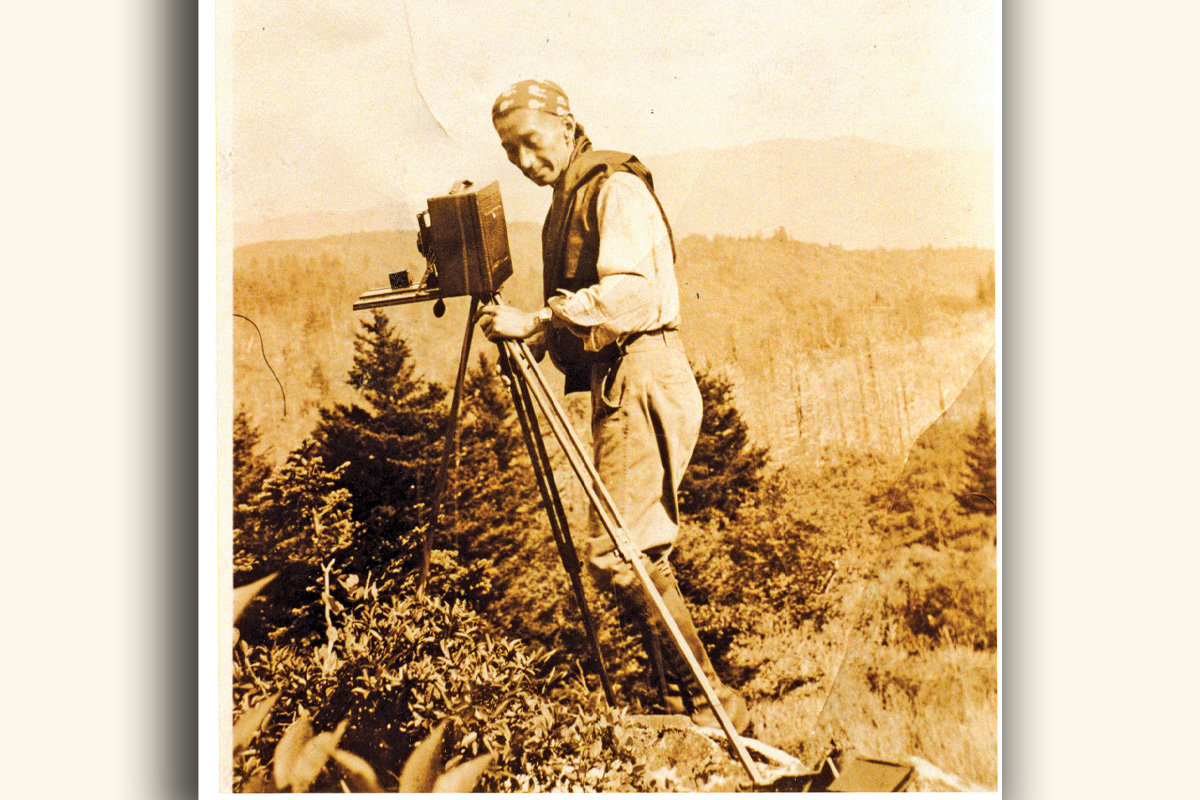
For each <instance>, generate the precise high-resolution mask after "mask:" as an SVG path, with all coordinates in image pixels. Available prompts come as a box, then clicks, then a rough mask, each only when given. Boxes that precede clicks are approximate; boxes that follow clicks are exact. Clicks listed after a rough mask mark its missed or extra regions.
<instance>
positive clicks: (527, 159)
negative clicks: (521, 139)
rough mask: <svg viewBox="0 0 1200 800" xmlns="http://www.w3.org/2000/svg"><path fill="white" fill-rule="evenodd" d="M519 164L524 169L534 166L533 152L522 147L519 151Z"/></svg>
mask: <svg viewBox="0 0 1200 800" xmlns="http://www.w3.org/2000/svg"><path fill="white" fill-rule="evenodd" d="M517 166H519V167H520V168H521V169H523V170H524V169H529V168H530V167H531V166H533V152H532V151H530V150H528V149H526V148H524V147H522V148H521V149H520V151H518V153H517Z"/></svg>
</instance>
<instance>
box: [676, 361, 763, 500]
mask: <svg viewBox="0 0 1200 800" xmlns="http://www.w3.org/2000/svg"><path fill="white" fill-rule="evenodd" d="M696 382H697V384H698V385H699V387H700V396H701V397H702V398H703V400H704V416H703V417H702V419H701V422H700V437H699V439H698V440H697V442H696V449H695V450H694V451H693V452H692V460H691V463H690V465H689V466H688V470H687V472H686V473H685V474H684V476H683V483H682V485H681V486H680V488H679V507H680V510H681V511H682V512H683V513H684V514H690V515H693V516H695V517H698V518H700V519H708V518H711V517H712V516H714V515H715V514H721V515H723V516H725V517H726V518H732V517H733V516H735V515H736V513H737V510H738V508H739V507H740V506H741V505H742V503H744V502H746V500H748V499H749V498H750V497H752V496H753V495H754V494H755V493H757V491H758V487H759V483H760V482H761V480H762V471H763V468H764V467H765V466H766V463H767V448H765V447H756V446H754V445H753V444H752V443H751V442H750V429H749V426H747V425H746V421H745V420H744V419H742V415H741V412H740V411H738V409H737V406H735V405H734V398H733V383H732V382H731V381H730V380H729V379H728V378H726V377H725V376H723V375H719V374H715V373H709V372H707V371H704V370H699V371H697V372H696Z"/></svg>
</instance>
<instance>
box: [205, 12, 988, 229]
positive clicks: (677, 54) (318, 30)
mask: <svg viewBox="0 0 1200 800" xmlns="http://www.w3.org/2000/svg"><path fill="white" fill-rule="evenodd" d="M651 5H652V4H650V3H645V2H632V0H598V1H597V2H589V3H574V2H567V1H566V0H558V2H542V0H533V1H531V2H520V3H517V2H507V0H505V1H503V2H499V1H497V0H486V1H485V0H462V1H461V2H454V1H453V0H440V1H437V0H428V1H427V0H408V2H400V1H399V0H379V1H378V2H370V1H369V0H235V1H234V2H228V3H225V4H224V5H223V6H222V9H223V11H224V12H225V13H226V18H225V20H224V31H225V33H226V35H227V38H226V39H225V40H224V42H225V45H226V46H227V47H228V49H227V50H225V51H224V53H225V54H226V56H227V57H226V58H225V59H224V63H225V64H226V65H227V69H226V71H225V72H224V73H223V78H224V80H225V81H226V83H225V86H226V88H225V91H224V95H223V97H224V98H227V103H226V104H225V105H224V109H225V113H226V114H228V115H230V116H229V117H228V118H227V119H226V120H225V122H226V123H227V125H228V127H227V128H226V130H228V131H229V132H230V138H229V140H228V141H230V142H231V145H230V146H228V147H227V149H226V152H225V153H224V155H225V156H226V157H227V159H228V160H227V161H226V162H225V163H226V164H228V165H229V166H230V167H231V169H232V178H233V181H232V189H233V202H234V208H233V218H234V221H235V222H254V221H259V220H262V219H267V218H272V217H278V216H282V215H285V214H291V213H297V212H308V211H352V210H357V209H363V208H371V207H379V206H384V205H401V206H409V205H412V206H413V212H414V213H415V211H416V210H417V205H421V207H423V204H422V203H421V198H424V197H428V196H430V195H431V194H436V193H440V192H442V191H444V190H445V189H446V188H448V187H449V185H450V184H451V183H452V182H453V181H454V180H456V179H458V178H461V177H464V176H470V177H473V178H475V179H476V180H480V181H489V180H493V179H496V178H502V179H503V178H509V179H510V181H509V182H510V183H515V182H514V181H512V180H511V179H512V178H513V177H514V176H515V175H516V173H515V172H511V174H510V171H511V170H512V169H513V168H512V167H511V166H510V165H509V164H508V163H507V162H506V161H505V160H504V155H503V152H502V151H501V150H500V147H499V145H498V143H497V140H496V138H495V133H494V132H493V130H492V128H491V120H490V110H491V104H492V100H493V99H494V98H495V96H496V95H497V94H498V93H499V92H500V91H501V90H502V89H504V88H505V86H507V85H508V84H510V83H512V82H513V81H516V80H520V79H522V78H526V77H547V78H551V79H552V80H555V81H557V82H558V83H559V84H561V85H562V86H563V88H564V89H565V90H566V92H567V95H568V97H569V98H570V102H571V107H572V111H573V112H574V113H575V116H576V118H577V119H578V120H579V121H580V122H582V123H583V124H584V126H585V127H586V129H587V131H588V133H589V135H591V137H592V139H593V141H595V142H596V143H597V146H599V147H608V148H613V149H621V150H627V151H632V152H635V153H638V154H641V155H642V156H643V157H645V156H648V155H654V154H660V153H669V152H676V151H680V150H689V149H694V148H720V147H726V146H729V145H734V144H748V143H752V142H757V141H761V140H764V139H773V138H779V137H796V138H811V139H824V138H829V137H832V136H838V135H855V136H862V137H865V138H869V139H875V140H878V141H883V142H889V143H892V144H900V145H908V146H915V147H934V148H941V147H970V148H989V149H990V148H991V147H992V144H993V141H992V136H993V120H994V115H995V107H994V103H995V100H996V96H995V81H996V77H995V76H996V70H995V67H996V64H995V58H996V52H997V50H996V47H995V43H994V34H995V31H994V24H995V6H994V3H993V2H988V1H987V0H981V1H979V2H971V1H970V0H904V1H903V2H901V1H894V0H873V1H871V0H838V1H837V2H823V3H814V2H804V1H803V0H800V1H797V2H736V0H735V1H732V2H731V1H730V0H723V1H722V2H703V1H700V0H689V1H688V2H676V1H675V0H667V1H666V2H658V3H655V4H653V8H654V10H653V11H648V10H646V9H647V8H649V7H651ZM221 53H222V51H220V50H219V51H218V54H219V55H218V57H219V58H221ZM219 63H220V62H219ZM221 85H222V82H221V81H220V80H219V81H218V87H221ZM219 91H220V88H219ZM530 190H532V187H531V188H530ZM507 191H509V189H508V188H507V185H506V192H507Z"/></svg>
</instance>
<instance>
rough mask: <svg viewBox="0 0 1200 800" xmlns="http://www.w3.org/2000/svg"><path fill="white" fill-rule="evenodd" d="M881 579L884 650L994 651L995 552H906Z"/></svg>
mask: <svg viewBox="0 0 1200 800" xmlns="http://www.w3.org/2000/svg"><path fill="white" fill-rule="evenodd" d="M879 577H880V582H881V583H882V591H883V605H882V610H881V614H882V617H883V620H884V626H883V628H882V630H883V639H884V641H883V642H881V643H882V644H889V643H895V644H900V645H903V646H909V647H912V648H916V647H919V648H922V649H931V648H935V647H939V646H941V645H945V644H962V645H967V646H969V647H974V648H975V649H978V650H982V649H992V650H994V649H995V648H996V631H997V624H996V551H995V549H994V547H992V546H991V545H990V544H983V545H981V546H979V547H978V548H976V549H973V550H970V551H966V552H963V551H959V550H955V549H945V550H942V549H936V548H932V547H928V546H926V545H921V544H916V545H913V546H912V547H908V548H902V549H901V550H900V551H899V552H898V553H897V554H896V555H895V556H894V557H893V559H892V561H891V563H890V564H889V566H888V567H887V568H885V569H884V570H883V571H881V573H880V576H879Z"/></svg>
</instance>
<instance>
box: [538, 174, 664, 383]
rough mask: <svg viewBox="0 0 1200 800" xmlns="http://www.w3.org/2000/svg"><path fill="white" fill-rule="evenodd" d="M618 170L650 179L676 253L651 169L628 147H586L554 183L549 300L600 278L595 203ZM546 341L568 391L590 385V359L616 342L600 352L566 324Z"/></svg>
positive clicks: (545, 270)
mask: <svg viewBox="0 0 1200 800" xmlns="http://www.w3.org/2000/svg"><path fill="white" fill-rule="evenodd" d="M614 172H630V173H633V174H634V175H636V176H638V177H639V178H641V179H642V181H643V182H644V183H645V184H646V188H647V189H648V190H649V191H650V196H651V197H653V198H654V202H655V203H657V204H658V210H659V212H660V213H662V215H663V223H664V224H665V225H666V226H667V235H668V236H670V237H671V253H672V256H674V253H675V239H674V236H673V235H672V234H671V225H670V223H669V222H667V215H666V213H665V212H663V210H662V203H661V202H659V200H658V195H656V194H655V193H654V180H653V178H652V177H651V175H650V170H648V169H646V167H645V165H643V164H642V162H640V161H638V160H637V158H636V157H635V156H632V155H630V154H629V153H618V152H616V151H613V150H584V151H583V152H580V153H578V154H577V155H576V156H575V158H574V159H573V160H572V161H571V163H570V165H568V167H567V172H566V175H565V176H564V177H563V181H562V183H561V184H560V185H558V186H556V187H555V189H554V199H553V200H552V201H551V203H550V211H549V213H548V214H547V215H546V223H545V225H543V226H542V294H543V296H544V298H545V299H546V300H549V299H550V298H551V297H553V296H554V295H555V294H556V293H557V292H558V290H559V289H567V290H569V291H572V292H577V291H579V290H580V289H584V288H586V287H588V286H591V285H593V284H596V283H599V281H600V276H599V273H598V272H597V271H596V259H597V257H598V256H599V253H600V227H599V220H598V217H597V210H596V206H597V201H598V197H599V194H600V187H601V186H603V185H604V181H606V180H607V179H608V177H609V176H610V175H612V174H613V173H614ZM546 346H547V351H548V352H549V354H550V360H551V361H552V362H553V363H554V366H556V367H558V369H559V370H560V371H561V372H562V373H563V375H565V376H566V385H565V391H566V392H567V393H568V394H570V393H571V392H582V391H587V390H588V389H589V388H590V385H591V365H592V364H593V363H594V362H596V361H599V360H604V359H611V358H613V357H615V355H616V347H615V346H613V345H609V347H606V348H605V349H604V350H601V351H600V352H599V353H589V352H587V351H586V350H584V349H583V340H582V339H580V338H579V337H578V336H575V335H574V334H573V333H571V332H570V331H568V330H566V329H565V328H553V327H552V328H550V329H549V330H547V331H546Z"/></svg>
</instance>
